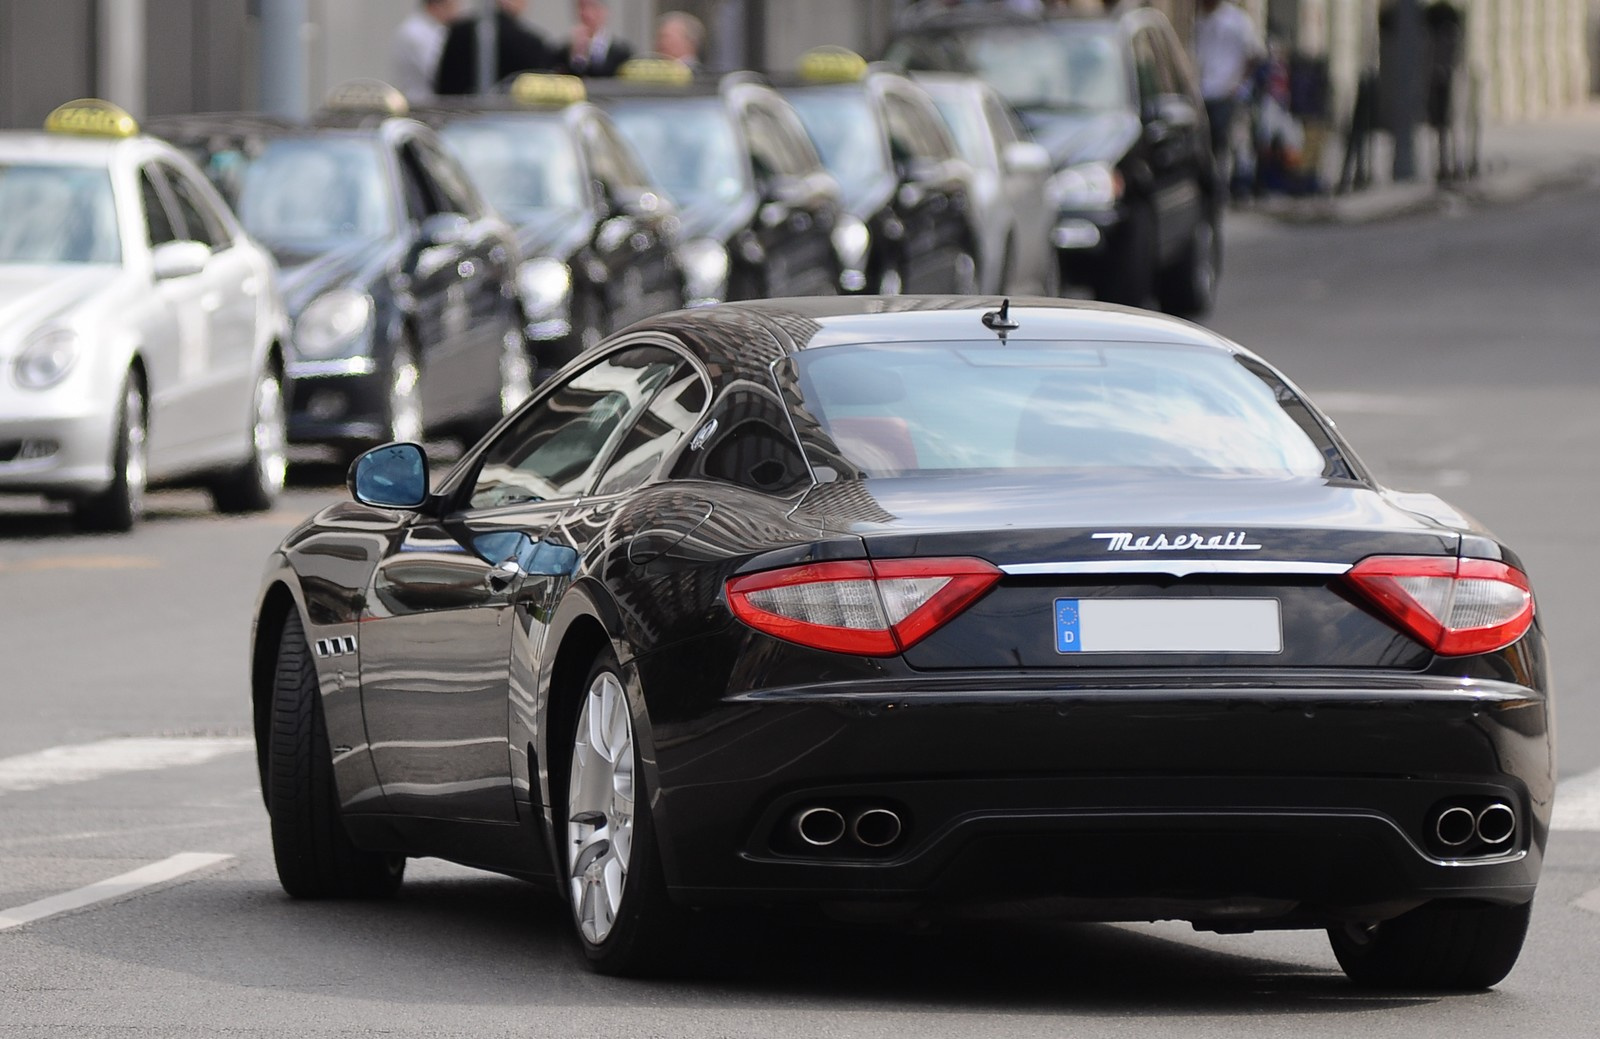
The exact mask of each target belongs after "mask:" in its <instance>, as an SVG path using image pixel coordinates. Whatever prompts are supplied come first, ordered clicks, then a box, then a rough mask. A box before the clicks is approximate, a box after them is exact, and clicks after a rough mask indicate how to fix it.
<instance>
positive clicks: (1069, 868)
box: [252, 297, 1554, 988]
mask: <svg viewBox="0 0 1600 1039" xmlns="http://www.w3.org/2000/svg"><path fill="white" fill-rule="evenodd" d="M428 472H429V469H428V462H427V459H426V458H425V456H424V454H423V451H422V449H421V448H419V447H417V446H415V445H409V444H399V445H390V446H386V447H382V448H377V449H375V450H374V451H373V452H371V453H369V454H367V455H365V456H363V457H362V458H361V459H359V460H358V461H357V462H356V464H355V466H354V467H353V468H352V470H351V487H352V492H353V494H354V497H355V501H353V502H347V503H343V504H338V505H334V506H331V507H329V508H327V509H326V510H324V511H323V512H322V513H320V514H319V515H317V516H316V517H315V518H313V519H311V520H308V521H307V522H306V523H304V524H302V525H301V526H300V527H299V528H298V529H297V530H295V531H294V532H293V533H292V534H291V535H290V536H289V537H288V538H287V539H286V540H285V541H284V543H283V545H282V546H281V547H280V548H279V549H278V550H277V551H276V552H275V553H274V554H273V555H272V557H271V559H270V561H269V563H268V567H267V573H266V579H265V584H264V586H263V589H262V593H261V597H260V605H259V612H258V615H257V620H256V625H255V634H254V657H253V665H252V667H253V675H254V686H253V688H254V707H255V719H256V733H257V746H258V748H259V752H260V766H261V775H262V783H263V789H264V792H265V797H266V802H267V806H268V809H269V812H270V815H271V819H272V835H273V842H274V849H275V853H276V856H277V863H278V870H279V876H280V878H281V879H282V882H283V885H284V887H285V888H286V889H287V890H288V891H289V892H290V893H291V894H293V895H296V896H303V897H316V896H324V895H335V894H344V895H352V894H353V895H382V894H387V893H390V892H393V891H394V890H395V889H396V886H397V885H398V884H399V883H400V880H401V874H402V871H403V868H404V863H405V859H406V857H407V856H421V855H432V856H439V857H443V858H447V859H452V860H454V861H457V862H462V863H467V864H469V865H473V866H479V867H483V868H487V869H491V870H498V871H502V872H505V873H508V874H513V875H516V876H522V877H528V878H531V879H535V880H538V881H541V882H543V883H546V884H549V885H551V886H553V887H554V888H556V889H557V890H559V891H561V892H563V893H564V895H565V897H566V898H567V899H568V900H569V901H570V903H571V906H572V913H573V920H574V923H575V926H576V929H577V932H578V934H579V936H580V938H581V942H582V946H583V948H584V950H585V952H586V953H587V955H588V958H589V960H590V961H591V962H592V964H593V965H594V966H595V967H596V968H597V969H600V970H602V971H609V972H634V971H645V970H649V969H651V968H652V966H653V965H656V964H658V963H659V962H660V960H659V958H660V957H662V956H664V955H670V948H671V946H672V942H673V939H674V938H675V936H676V935H677V933H678V932H677V930H676V929H677V928H678V927H679V926H680V925H681V923H682V917H681V910H682V909H683V908H684V907H686V906H712V905H719V904H726V903H739V902H763V903H769V902H799V903H812V904H817V905H820V906H822V907H824V908H826V909H829V910H833V909H840V910H843V911H847V912H848V911H853V907H860V906H861V905H862V904H871V905H873V906H874V907H875V909H876V911H877V912H878V913H880V914H882V913H887V912H890V911H898V912H903V913H906V914H939V913H947V912H965V911H969V910H971V909H974V908H978V909H980V910H981V911H982V912H985V913H989V912H996V911H1002V910H1006V909H1012V910H1017V909H1020V910H1021V911H1024V912H1027V913H1038V912H1041V911H1050V912H1055V913H1060V914H1062V915H1065V916H1068V917H1074V918H1079V919H1089V920H1156V919H1173V918H1176V919H1183V920H1189V921H1192V922H1193V923H1194V925H1195V926H1196V927H1199V928H1202V929H1210V930H1217V931H1227V932H1237V931H1249V930H1254V929H1273V928H1325V929H1327V930H1328V932H1329V934H1330V936H1331V940H1332V944H1333V948H1334V951H1335V953H1336V954H1337V957H1338V959H1339V962H1340V963H1341V964H1342V965H1343V967H1344V968H1345V970H1346V971H1347V972H1348V973H1349V974H1350V975H1351V976H1352V977H1353V978H1355V979H1356V980H1358V981H1360V982H1363V983H1368V984H1373V985H1400V986H1408V987H1411V986H1415V987H1439V988H1472V987H1481V986H1487V985H1492V984H1494V983H1495V982H1497V981H1498V980H1499V979H1500V978H1501V977H1503V976H1504V975H1505V974H1506V972H1507V971H1509V970H1510V969H1511V967H1512V965H1513V963H1514V961H1515V960H1516V958H1517V955H1518V952H1519V950H1520V948H1521V945H1522V940H1523V935H1524V931H1525V929H1526V927H1527V923H1528V917H1529V909H1530V905H1531V901H1532V899H1533V895H1534V887H1535V884H1536V882H1537V880H1538V877H1539V871H1540V866H1541V864H1542V861H1543V855H1544V848H1545V841H1546V837H1547V832H1548V826H1549V820H1550V810H1551V798H1552V793H1553V789H1554V775H1553V762H1552V754H1553V749H1552V745H1553V738H1554V737H1553V729H1552V717H1551V712H1550V703H1549V699H1548V695H1547V692H1546V690H1547V682H1548V674H1547V665H1546V661H1545V638H1544V633H1543V630H1542V627H1541V622H1540V619H1539V618H1538V616H1537V615H1536V613H1535V609H1534V599H1533V594H1532V592H1531V591H1530V588H1529V583H1528V579H1527V577H1526V575H1525V572H1524V570H1523V568H1522V565H1521V563H1520V562H1519V561H1518V558H1517V556H1516V554H1515V553H1514V552H1512V551H1511V550H1510V549H1509V548H1507V547H1506V546H1505V545H1504V544H1502V543H1501V542H1499V541H1498V540H1496V539H1495V538H1494V537H1493V536H1492V535H1490V534H1489V533H1488V532H1486V531H1484V530H1483V529H1481V528H1480V527H1478V526H1476V525H1475V524H1474V523H1473V522H1472V521H1471V520H1469V519H1467V518H1466V517H1464V516H1462V515H1461V514H1459V513H1457V512H1456V511H1454V510H1453V509H1451V508H1450V506H1448V505H1447V504H1445V503H1444V502H1443V501H1441V500H1439V499H1438V498H1435V497H1433V496H1431V495H1423V494H1400V493H1396V492H1393V491H1389V490H1387V489H1385V488H1383V487H1381V486H1379V485H1378V484H1376V483H1375V482H1374V481H1373V479H1372V477H1371V476H1370V475H1369V474H1368V473H1367V471H1366V470H1365V469H1364V468H1363V467H1362V465H1361V463H1360V462H1359V461H1357V459H1356V458H1355V457H1354V455H1352V454H1351V452H1350V449H1349V448H1348V447H1347V446H1346V445H1345V444H1344V442H1343V441H1342V440H1341V439H1340V438H1339V436H1338V435H1337V434H1336V433H1335V432H1334V430H1333V427H1332V425H1331V424H1330V423H1329V422H1328V421H1327V420H1326V419H1325V418H1323V417H1322V416H1321V415H1320V414H1319V413H1318V412H1317V411H1316V410H1315V409H1314V408H1313V407H1312V406H1311V405H1310V404H1309V403H1307V401H1306V400H1305V399H1304V398H1303V397H1302V396H1301V395H1300V394H1299V392H1297V391H1296V390H1295V388H1294V387H1293V386H1292V385H1290V384H1289V383H1288V382H1286V381H1285V380H1284V378H1283V377H1282V376H1281V375H1280V374H1279V373H1277V372H1276V371H1275V370H1273V369H1272V368H1271V367H1270V366H1269V365H1267V364H1266V363H1265V362H1263V361H1262V360H1261V359H1260V358H1258V357H1256V356H1255V355H1253V354H1250V353H1248V352H1246V351H1245V350H1243V349H1241V348H1239V347H1237V346H1235V345H1233V344H1232V343H1229V342H1227V341H1226V340H1223V339H1221V338H1220V337H1218V336H1215V335H1213V334H1211V333H1209V332H1206V331H1204V330H1202V329H1199V328H1196V327H1194V326H1192V325H1189V324H1185V323H1182V322H1178V321H1174V320H1171V319H1167V318H1162V317H1159V316H1156V315H1151V314H1147V313H1143V312H1138V311H1132V310H1124V309H1121V308H1116V307H1108V306H1103V305H1096V304H1083V303H1078V304H1072V303H1064V302H1058V301H1045V300H1037V301H1034V300H1030V301H1027V302H1026V305H1018V306H1014V307H1013V306H1009V305H1002V306H999V307H996V306H995V303H994V302H989V303H981V302H978V301H974V300H971V299H959V298H940V297H925V298H909V297H907V298H904V299H902V300H885V299H879V298H850V297H844V298H837V299H831V300H819V299H812V300H774V301H765V302H758V303H748V304H728V305H724V306H720V307H715V308H711V309H709V310H704V311H690V312H686V313H681V314H675V315H668V316H663V317H661V318H658V319H655V320H652V321H649V322H645V323H643V324H640V325H636V326H634V327H633V328H632V329H630V330H628V331H627V332H625V333H623V334H621V335H618V336H617V337H615V338H614V339H612V340H610V341H608V342H607V343H604V344H602V345H601V346H600V348H599V349H598V350H597V351H595V352H593V353H591V354H589V355H587V356H586V357H585V358H583V359H582V360H581V361H580V362H578V363H577V364H575V365H573V366H572V367H569V368H568V369H566V370H565V371H564V372H563V373H562V374H560V375H559V376H557V377H556V378H555V379H554V380H552V381H551V382H550V383H549V384H548V385H547V386H546V387H544V388H543V389H542V390H541V391H540V393H539V394H538V395H537V396H536V397H535V398H534V399H532V400H531V401H529V402H528V403H527V404H526V405H524V406H523V408H522V409H520V410H519V411H518V412H517V413H516V414H514V415H513V416H511V417H510V418H509V419H508V420H506V421H505V422H503V423H502V424H501V425H500V426H499V427H498V428H497V429H496V430H495V431H494V432H492V433H491V434H490V435H489V436H488V437H487V438H485V439H484V440H483V441H482V442H481V443H480V444H478V445H477V447H476V448H474V449H473V450H472V451H470V452H469V453H468V454H467V455H466V456H465V457H464V458H463V459H462V460H461V461H460V462H459V463H458V464H457V465H456V467H455V468H454V469H453V470H451V471H450V472H449V474H448V475H446V476H444V478H443V479H442V481H441V482H440V483H439V484H438V485H437V486H436V487H430V485H429V479H428Z"/></svg>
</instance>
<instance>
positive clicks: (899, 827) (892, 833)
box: [791, 805, 904, 848]
mask: <svg viewBox="0 0 1600 1039" xmlns="http://www.w3.org/2000/svg"><path fill="white" fill-rule="evenodd" d="M791 828H792V829H793V831H794V835H795V836H796V837H798V838H799V839H800V841H801V843H803V844H806V845H809V846H810V847H813V848H831V847H833V846H834V845H836V844H838V843H839V842H840V841H842V840H844V839H845V838H846V837H849V838H850V839H851V840H853V841H855V842H856V843H857V844H859V845H861V846H863V847H866V848H887V847H888V846H889V845H891V844H893V843H894V842H895V841H897V840H899V839H900V834H901V832H902V831H903V829H904V826H903V824H902V823H901V821H900V813H899V812H896V811H894V810H893V809H890V808H862V809H858V810H856V811H854V812H851V813H850V816H849V818H846V817H845V814H844V813H843V812H841V811H839V810H838V809H837V808H829V807H827V806H825V805H815V806H812V807H810V808H802V809H800V810H799V811H798V812H796V813H795V814H794V818H793V821H792V823H791Z"/></svg>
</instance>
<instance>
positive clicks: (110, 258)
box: [0, 163, 122, 264]
mask: <svg viewBox="0 0 1600 1039" xmlns="http://www.w3.org/2000/svg"><path fill="white" fill-rule="evenodd" d="M0 213H3V214H4V217H3V218H0V264H4V263H120V262H121V261H122V245H121V237H120V236H119V235H118V233H117V207H116V201H115V199H114V198H113V196H112V194H111V176H110V174H108V173H107V172H106V171H105V170H104V169H103V168H101V167H98V166H47V165H34V164H13V163H0Z"/></svg>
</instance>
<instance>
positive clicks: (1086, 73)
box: [888, 22, 1131, 109]
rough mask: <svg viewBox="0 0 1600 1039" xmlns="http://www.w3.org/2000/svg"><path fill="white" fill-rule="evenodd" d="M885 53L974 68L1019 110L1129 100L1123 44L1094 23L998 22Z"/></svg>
mask: <svg viewBox="0 0 1600 1039" xmlns="http://www.w3.org/2000/svg"><path fill="white" fill-rule="evenodd" d="M888 58H889V60H891V61H895V62H899V63H900V64H902V65H904V66H905V67H906V68H910V69H929V70H935V71H948V72H970V73H973V74H974V75H977V76H979V77H980V78H982V79H983V80H985V81H987V82H988V83H990V84H992V85H993V86H994V87H995V88H996V89H998V90H999V91H1000V93H1001V94H1003V95H1004V96H1005V99H1006V100H1007V101H1009V102H1010V103H1011V104H1013V105H1015V106H1016V107H1018V108H1056V109H1080V108H1081V109H1115V108H1126V107H1128V106H1129V105H1130V104H1131V99H1130V98H1129V96H1128V74H1127V68H1126V65H1125V64H1124V61H1123V58H1122V48H1121V45H1120V44H1119V42H1118V39H1117V37H1116V36H1115V35H1114V33H1113V31H1111V30H1110V29H1108V28H1102V27H1100V26H1095V25H1075V24H1073V23H1070V22H1057V23H1047V24H1046V25H1044V26H1042V27H1041V26H1038V25H1032V26H994V27H989V28H985V29H983V30H981V31H976V32H971V33H967V34H949V35H936V36H922V37H908V38H905V39H902V40H899V41H897V42H896V43H895V44H894V46H892V47H891V48H890V50H889V54H888Z"/></svg>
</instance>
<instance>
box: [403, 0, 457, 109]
mask: <svg viewBox="0 0 1600 1039" xmlns="http://www.w3.org/2000/svg"><path fill="white" fill-rule="evenodd" d="M458 6H459V0H422V9H421V10H418V11H412V12H411V14H410V15H409V16H407V18H406V20H405V21H403V22H401V23H400V27H399V28H398V29H396V30H395V32H394V85H395V86H396V87H398V88H399V90H400V93H402V94H404V95H405V96H406V99H407V100H409V101H411V102H412V103H418V102H422V101H431V100H433V74H434V71H435V70H437V69H438V67H439V54H440V52H441V51H443V50H444V38H445V35H446V34H447V33H448V32H449V31H450V23H451V22H453V21H455V19H456V15H457V14H458V13H459V12H458Z"/></svg>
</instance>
